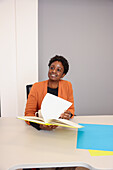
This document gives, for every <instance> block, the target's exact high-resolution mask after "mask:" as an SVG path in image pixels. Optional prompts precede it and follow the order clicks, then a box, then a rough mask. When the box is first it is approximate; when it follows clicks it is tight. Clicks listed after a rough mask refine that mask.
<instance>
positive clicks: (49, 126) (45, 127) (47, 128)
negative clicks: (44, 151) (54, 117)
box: [40, 124, 57, 130]
mask: <svg viewBox="0 0 113 170" xmlns="http://www.w3.org/2000/svg"><path fill="white" fill-rule="evenodd" d="M56 127H57V126H56V125H43V124H40V129H42V130H53V129H56Z"/></svg>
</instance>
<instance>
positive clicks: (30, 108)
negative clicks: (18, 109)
mask: <svg viewBox="0 0 113 170" xmlns="http://www.w3.org/2000/svg"><path fill="white" fill-rule="evenodd" d="M37 110H38V102H37V91H36V85H35V84H34V85H33V86H32V88H31V90H30V93H29V95H28V99H27V103H26V108H25V116H35V112H37ZM27 123H28V122H27ZM28 124H29V123H28Z"/></svg>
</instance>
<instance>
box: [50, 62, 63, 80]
mask: <svg viewBox="0 0 113 170" xmlns="http://www.w3.org/2000/svg"><path fill="white" fill-rule="evenodd" d="M64 76H65V74H64V66H63V65H62V63H61V62H60V61H55V62H53V63H52V64H51V65H50V67H49V71H48V77H49V79H50V80H52V81H59V80H60V78H63V77H64Z"/></svg>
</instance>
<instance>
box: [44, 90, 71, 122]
mask: <svg viewBox="0 0 113 170" xmlns="http://www.w3.org/2000/svg"><path fill="white" fill-rule="evenodd" d="M71 105H72V103H71V102H69V101H67V100H64V99H62V98H60V97H57V96H55V95H52V94H50V93H47V94H46V95H45V97H44V99H43V101H42V104H41V113H42V116H43V119H44V121H45V122H48V120H49V119H57V118H59V117H60V115H61V113H64V111H65V110H67V109H68V108H69V107H70V106H71Z"/></svg>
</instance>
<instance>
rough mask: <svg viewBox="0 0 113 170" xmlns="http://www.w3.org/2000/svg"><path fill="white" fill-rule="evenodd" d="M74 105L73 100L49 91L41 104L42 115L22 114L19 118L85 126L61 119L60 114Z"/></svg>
mask: <svg viewBox="0 0 113 170" xmlns="http://www.w3.org/2000/svg"><path fill="white" fill-rule="evenodd" d="M71 105H72V103H71V102H69V101H67V100H64V99H62V98H60V97H57V96H55V95H52V94H50V93H47V94H46V95H45V97H44V99H43V101H42V104H41V114H42V117H35V116H21V117H18V118H19V119H22V120H26V121H29V122H34V123H38V124H45V125H57V126H63V127H69V128H82V127H83V126H81V125H79V124H77V123H75V122H72V121H70V120H66V119H60V118H59V117H60V115H61V114H62V113H64V111H65V110H67V109H68V108H69V107H70V106H71Z"/></svg>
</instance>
